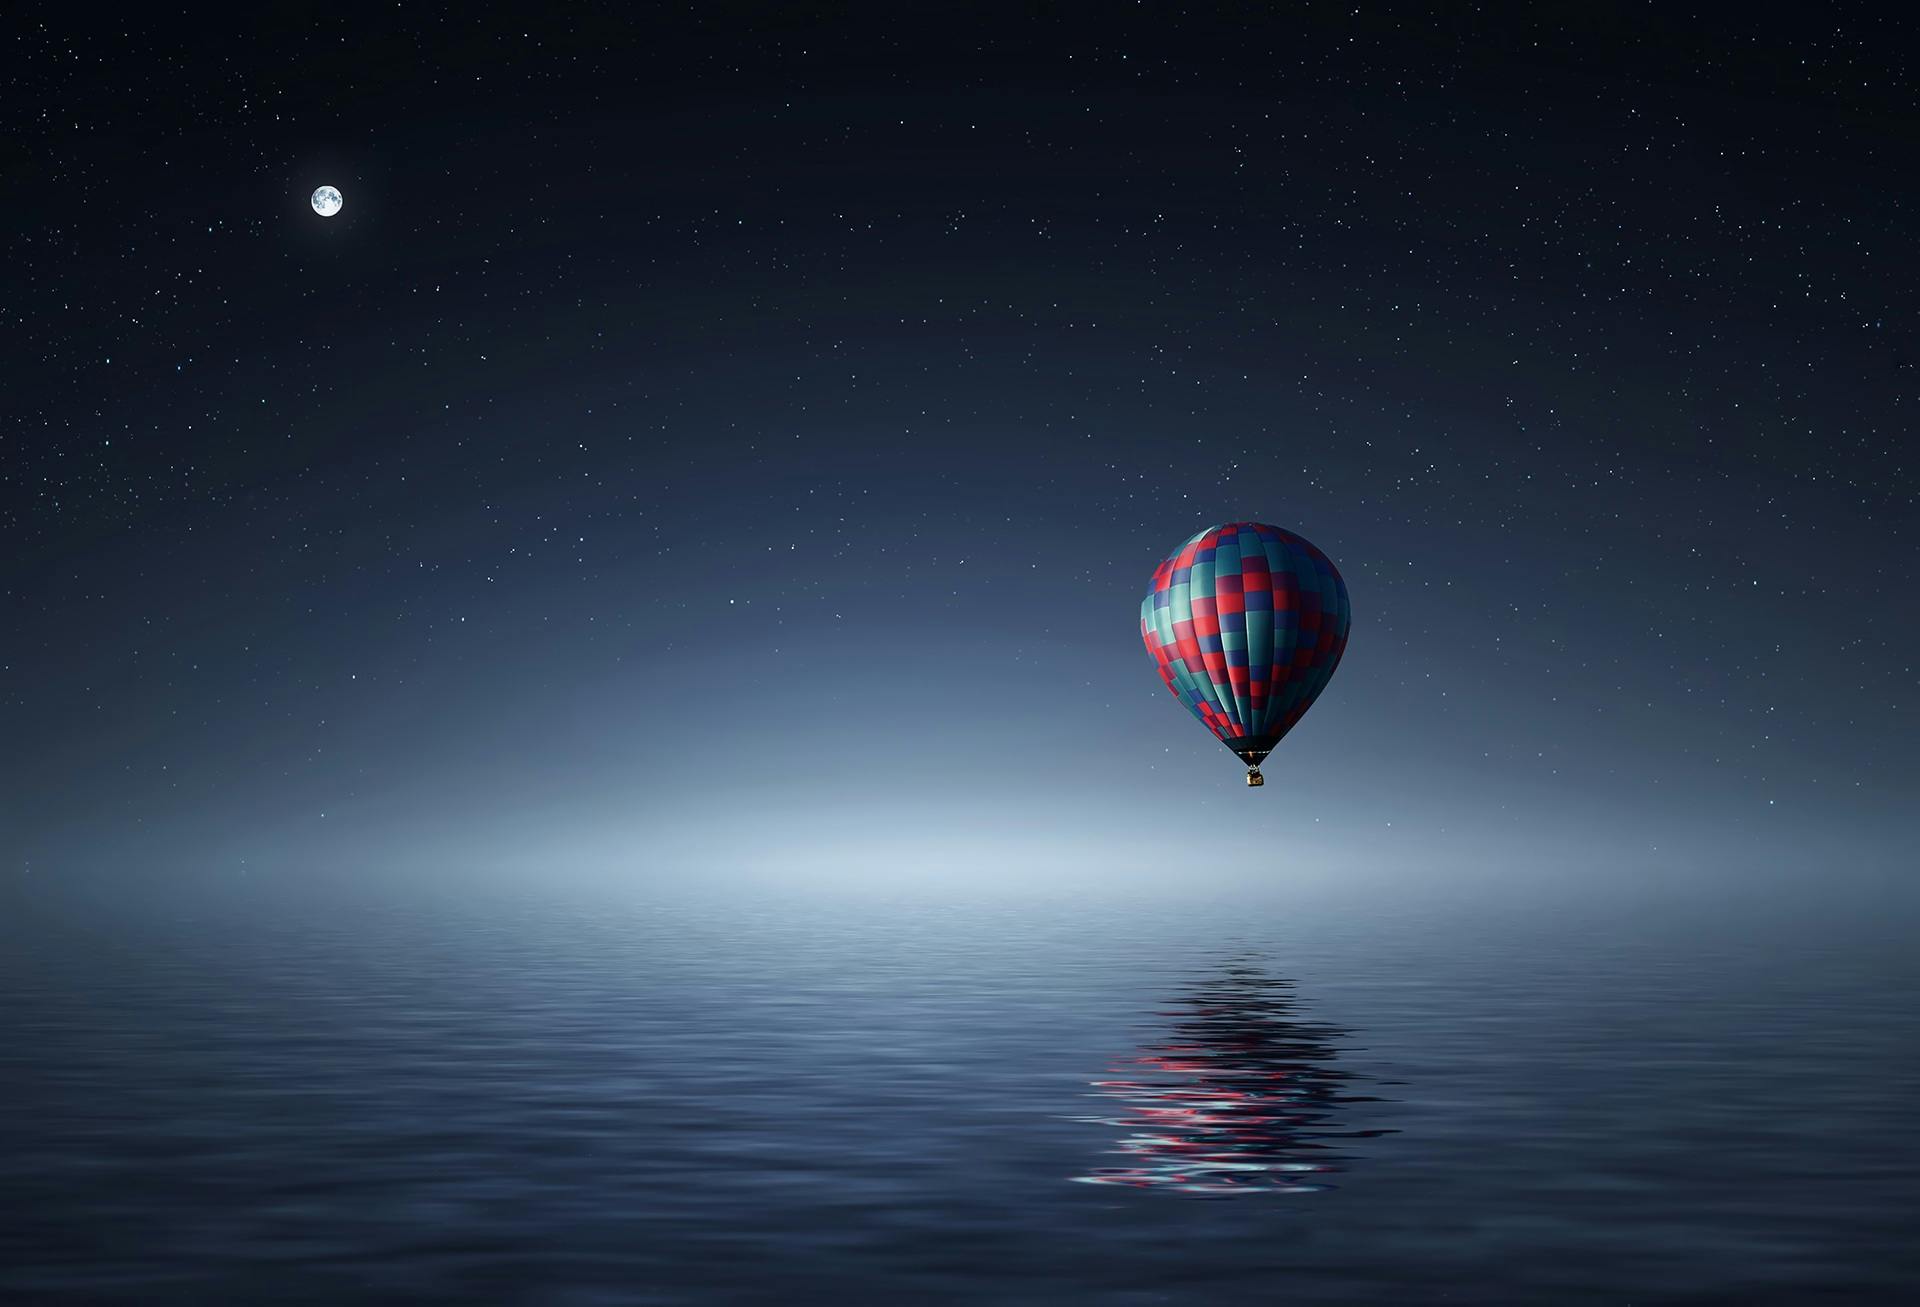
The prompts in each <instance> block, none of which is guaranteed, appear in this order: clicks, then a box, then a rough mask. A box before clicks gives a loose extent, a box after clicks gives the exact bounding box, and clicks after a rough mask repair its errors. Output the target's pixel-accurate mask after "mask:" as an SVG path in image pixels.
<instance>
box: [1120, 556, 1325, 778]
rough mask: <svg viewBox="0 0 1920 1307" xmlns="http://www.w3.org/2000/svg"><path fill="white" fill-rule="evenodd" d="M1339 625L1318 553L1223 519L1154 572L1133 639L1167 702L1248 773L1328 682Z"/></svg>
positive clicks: (1322, 563) (1322, 558)
mask: <svg viewBox="0 0 1920 1307" xmlns="http://www.w3.org/2000/svg"><path fill="white" fill-rule="evenodd" d="M1348 619H1349V612H1348V608H1347V584H1346V582H1344V581H1342V580H1341V579H1340V573H1339V572H1338V571H1336V570H1335V569H1334V566H1333V564H1332V563H1331V562H1329V561H1328V560H1327V556H1326V555H1325V554H1323V553H1321V552H1320V551H1319V550H1318V549H1316V548H1314V547H1313V545H1312V544H1310V543H1309V542H1307V541H1306V540H1304V539H1302V538H1301V537H1299V536H1297V535H1295V534H1294V533H1293V532H1291V531H1283V530H1281V529H1280V528H1279V527H1277V526H1268V525H1267V524H1266V523H1264V522H1229V523H1227V524H1226V525H1225V526H1214V527H1208V528H1207V529H1206V530H1205V531H1202V532H1200V533H1199V534H1198V535H1196V536H1194V537H1193V538H1192V539H1190V540H1188V541H1187V542H1186V543H1185V544H1183V545H1181V546H1180V547H1179V548H1178V549H1176V550H1174V551H1173V552H1172V553H1171V554H1169V555H1168V556H1167V558H1166V560H1165V561H1164V562H1162V563H1161V564H1160V566H1159V567H1157V568H1155V569H1154V572H1153V587H1152V589H1150V590H1148V591H1147V597H1146V599H1145V600H1144V601H1143V602H1142V603H1141V605H1140V636H1141V638H1142V639H1143V640H1145V641H1146V644H1147V652H1148V653H1150V654H1152V655H1153V661H1154V663H1155V664H1156V665H1157V666H1158V667H1159V669H1160V679H1161V680H1162V681H1164V682H1165V683H1166V686H1167V689H1169V690H1171V691H1172V692H1173V696H1174V698H1176V699H1178V700H1179V701H1180V702H1181V703H1183V704H1185V705H1186V707H1187V711H1188V712H1191V713H1192V714H1193V715H1194V716H1195V717H1198V718H1199V719H1200V723H1201V725H1203V726H1205V727H1206V728H1207V729H1208V730H1210V731H1212V732H1213V733H1214V736H1215V737H1216V738H1217V739H1218V740H1219V741H1220V742H1221V743H1222V744H1224V745H1226V746H1227V747H1228V748H1229V749H1231V750H1233V751H1234V752H1235V753H1236V754H1238V755H1239V756H1240V757H1241V759H1242V760H1244V761H1245V762H1246V764H1247V765H1248V766H1249V767H1258V765H1259V763H1260V761H1261V760H1262V759H1263V758H1265V757H1266V756H1267V754H1268V753H1269V752H1271V751H1272V749H1273V746H1274V745H1276V744H1278V743H1280V741H1281V739H1282V738H1283V737H1284V736H1285V735H1286V733H1287V732H1288V731H1290V730H1292V729H1293V727H1294V724H1295V723H1296V722H1298V721H1299V720H1300V718H1301V717H1302V716H1304V715H1305V714H1306V711H1307V709H1309V708H1311V707H1312V706H1313V701H1314V700H1315V699H1317V698H1319V697H1320V692H1321V691H1322V690H1324V689H1326V688H1327V682H1328V681H1329V680H1331V679H1333V669H1334V668H1335V667H1336V666H1338V665H1339V663H1340V655H1341V654H1342V653H1344V652H1346V648H1347V624H1348ZM1251 779H1252V780H1257V779H1258V777H1257V776H1255V777H1253V778H1251Z"/></svg>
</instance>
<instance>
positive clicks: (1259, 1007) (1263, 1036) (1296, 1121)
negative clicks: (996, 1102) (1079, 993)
mask: <svg viewBox="0 0 1920 1307" xmlns="http://www.w3.org/2000/svg"><path fill="white" fill-rule="evenodd" d="M1292 989H1293V983H1292V982H1291V981H1288V980H1281V979H1278V978H1275V977H1272V976H1269V975H1267V974H1266V973H1265V972H1263V971H1262V970H1261V969H1260V968H1258V967H1257V966H1254V965H1252V964H1249V963H1244V962H1236V963H1233V964H1231V965H1229V966H1227V967H1226V968H1225V969H1224V970H1223V971H1222V972H1221V973H1220V974H1218V975H1216V976H1212V977H1209V978H1207V979H1204V980H1201V981H1198V982H1196V983H1194V984H1192V985H1189V986H1187V987H1186V989H1185V990H1184V991H1183V992H1182V993H1181V995H1180V997H1179V998H1178V1000H1177V1002H1176V1006H1175V1007H1174V1009H1173V1010H1172V1011H1169V1012H1165V1013H1162V1014H1160V1015H1162V1016H1165V1017H1168V1018H1171V1019H1172V1021H1173V1025H1172V1028H1171V1030H1170V1032H1169V1035H1170V1037H1169V1038H1168V1039H1167V1041H1166V1042H1164V1043H1158V1044H1149V1045H1146V1046H1145V1047H1143V1048H1141V1049H1140V1050H1139V1051H1138V1052H1137V1053H1136V1054H1134V1055H1133V1056H1132V1057H1129V1058H1126V1059H1124V1060H1123V1061H1121V1062H1120V1063H1119V1064H1117V1065H1116V1066H1114V1067H1113V1069H1112V1071H1111V1073H1110V1078H1108V1079H1102V1080H1096V1081H1093V1082H1092V1086H1093V1094H1094V1096H1095V1097H1099V1098H1106V1099H1112V1100H1114V1101H1115V1102H1117V1103H1119V1104H1121V1107H1120V1108H1119V1109H1118V1110H1117V1111H1116V1112H1114V1113H1112V1114H1106V1115H1099V1116H1085V1117H1079V1118H1077V1119H1079V1120H1082V1121H1088V1122H1095V1123H1099V1124H1103V1125H1107V1126H1112V1127H1114V1128H1115V1129H1119V1130H1123V1131H1125V1132H1126V1133H1125V1134H1123V1135H1122V1136H1121V1137H1120V1139H1119V1140H1118V1141H1117V1142H1116V1145H1115V1147H1114V1148H1113V1149H1112V1150H1111V1151H1112V1152H1114V1153H1117V1154H1120V1155H1122V1156H1124V1157H1125V1158H1126V1159H1127V1164H1126V1165H1123V1166H1106V1167H1097V1168H1095V1169H1094V1170H1093V1171H1092V1172H1091V1173H1090V1174H1087V1175H1080V1176H1075V1177H1073V1178H1074V1179H1076V1180H1079V1181H1081V1182H1083V1183H1086V1184H1106V1185H1129V1186H1133V1187H1135V1188H1142V1189H1166V1190H1171V1191H1174V1192H1179V1193H1191V1194H1212V1195H1226V1194H1243V1193H1313V1192H1317V1191H1319V1190H1322V1189H1327V1188H1330V1187H1331V1185H1330V1183H1329V1177H1330V1176H1331V1175H1332V1174H1333V1173H1334V1172H1337V1171H1340V1170H1342V1169H1343V1165H1344V1163H1345V1162H1346V1160H1347V1158H1346V1157H1345V1155H1344V1154H1343V1153H1341V1152H1340V1151H1339V1146H1338V1145H1337V1144H1336V1143H1334V1142H1332V1141H1335V1140H1342V1139H1364V1138H1373V1137H1376V1136H1379V1135H1384V1134H1391V1133H1393V1132H1392V1131H1390V1130H1343V1129H1340V1128H1339V1118H1340V1116H1341V1114H1342V1112H1343V1111H1344V1110H1345V1108H1346V1107H1347V1106H1348V1105H1350V1104H1354V1103H1365V1102H1376V1101H1379V1100H1377V1099H1374V1098H1371V1097H1368V1096H1365V1095H1355V1094H1349V1093H1346V1092H1344V1091H1345V1089H1346V1086H1347V1084H1348V1083H1349V1082H1350V1081H1351V1080H1353V1079H1354V1078H1355V1077H1354V1076H1353V1075H1352V1074H1351V1073H1349V1072H1347V1071H1343V1070H1341V1069H1339V1068H1338V1067H1336V1066H1335V1065H1334V1062H1335V1061H1336V1059H1337V1058H1338V1050H1337V1048H1336V1043H1337V1041H1339V1040H1341V1039H1343V1038H1345V1037H1346V1035H1347V1033H1348V1032H1347V1031H1345V1030H1343V1029H1341V1028H1339V1027H1337V1026H1333V1025H1330V1024H1328V1023H1326V1022H1320V1021H1308V1020H1303V1019H1301V1018H1300V1017H1299V1016H1298V1015H1296V1007H1297V1004H1296V1000H1295V999H1294V997H1293V994H1292Z"/></svg>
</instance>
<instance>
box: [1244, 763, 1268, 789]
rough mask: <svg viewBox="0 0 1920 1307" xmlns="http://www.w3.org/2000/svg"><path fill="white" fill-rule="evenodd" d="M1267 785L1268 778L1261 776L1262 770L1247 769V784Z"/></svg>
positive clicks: (1256, 768) (1255, 768)
mask: <svg viewBox="0 0 1920 1307" xmlns="http://www.w3.org/2000/svg"><path fill="white" fill-rule="evenodd" d="M1266 783H1267V778H1266V777H1264V776H1262V775H1261V774H1260V769H1259V768H1258V767H1249V768H1247V784H1249V785H1265V784H1266Z"/></svg>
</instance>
